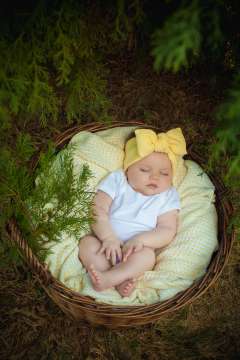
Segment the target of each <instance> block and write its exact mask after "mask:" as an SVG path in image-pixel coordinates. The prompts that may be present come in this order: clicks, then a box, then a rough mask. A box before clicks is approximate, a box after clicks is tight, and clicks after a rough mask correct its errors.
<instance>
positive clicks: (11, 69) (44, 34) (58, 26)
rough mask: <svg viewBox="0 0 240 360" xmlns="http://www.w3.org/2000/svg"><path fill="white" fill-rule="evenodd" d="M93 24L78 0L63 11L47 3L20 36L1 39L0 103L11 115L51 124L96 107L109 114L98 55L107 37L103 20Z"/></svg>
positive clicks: (63, 6) (75, 117) (67, 3)
mask: <svg viewBox="0 0 240 360" xmlns="http://www.w3.org/2000/svg"><path fill="white" fill-rule="evenodd" d="M90 20H91V21H92V22H93V20H92V19H90V18H89V15H88V13H87V10H86V9H84V8H83V7H81V6H78V4H77V3H76V2H73V1H62V2H60V4H59V7H58V9H54V8H49V9H47V8H46V7H44V6H43V3H42V6H38V7H36V9H35V10H34V12H33V14H31V16H30V18H28V19H26V24H25V25H24V26H23V28H22V29H21V30H20V32H19V33H18V34H17V36H16V37H15V38H12V37H9V36H7V35H5V36H2V38H1V39H0V52H1V55H2V56H1V58H0V69H1V70H0V105H1V107H3V109H4V111H5V113H6V114H8V115H17V116H19V117H21V118H24V119H25V121H29V120H31V119H33V118H34V117H37V118H38V119H39V121H40V123H41V125H43V126H46V125H47V124H50V123H51V122H56V120H57V119H58V117H59V115H60V114H61V113H62V112H67V117H66V118H67V120H68V121H69V122H71V121H73V120H79V121H80V120H81V116H82V115H83V114H84V115H85V114H86V113H88V112H89V114H91V111H92V108H94V109H95V110H97V112H98V115H99V116H101V114H102V113H105V112H106V111H107V110H108V107H109V106H106V107H105V105H106V104H108V105H109V100H108V99H107V96H106V81H105V78H106V71H105V70H104V66H103V62H102V59H101V57H100V56H99V51H98V50H99V48H100V47H101V46H103V47H104V43H106V41H107V33H106V31H105V29H104V27H103V25H102V24H101V22H99V23H98V24H96V26H93V23H92V24H91V21H90ZM35 22H36V25H35ZM6 59H7V61H6ZM79 94H80V95H79ZM73 98H74V101H73V100H72V99H73ZM69 99H71V100H69ZM103 104H104V106H103ZM0 115H1V114H0Z"/></svg>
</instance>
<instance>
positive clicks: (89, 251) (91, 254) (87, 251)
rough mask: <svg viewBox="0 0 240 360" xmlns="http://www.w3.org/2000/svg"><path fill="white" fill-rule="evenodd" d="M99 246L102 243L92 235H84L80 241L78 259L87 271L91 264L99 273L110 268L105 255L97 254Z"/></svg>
mask: <svg viewBox="0 0 240 360" xmlns="http://www.w3.org/2000/svg"><path fill="white" fill-rule="evenodd" d="M101 245H102V243H101V242H100V241H99V240H98V239H97V238H96V237H95V236H93V235H86V236H84V237H83V238H82V239H81V240H80V244H79V253H78V257H79V259H80V261H81V263H82V264H83V265H84V267H85V268H86V269H87V270H89V268H90V265H91V264H94V267H95V269H96V270H99V271H106V270H108V269H109V268H110V267H111V264H110V262H109V261H108V260H107V258H106V256H105V254H99V253H98V251H99V250H100V247H101Z"/></svg>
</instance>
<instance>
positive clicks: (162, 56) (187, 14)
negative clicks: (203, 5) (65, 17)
mask: <svg viewBox="0 0 240 360" xmlns="http://www.w3.org/2000/svg"><path fill="white" fill-rule="evenodd" d="M200 45H201V29H200V9H199V6H198V1H196V0H195V1H192V3H190V5H188V6H186V7H182V8H180V9H179V10H177V11H176V12H175V13H173V14H172V15H171V16H170V17H168V18H167V19H166V21H165V23H164V26H163V27H162V29H160V30H156V31H155V32H154V34H153V50H152V55H153V56H154V58H155V60H154V68H155V69H156V70H160V69H166V70H172V71H174V72H177V71H179V69H180V68H182V67H188V65H189V57H190V56H191V60H193V58H194V57H196V56H198V55H199V50H200Z"/></svg>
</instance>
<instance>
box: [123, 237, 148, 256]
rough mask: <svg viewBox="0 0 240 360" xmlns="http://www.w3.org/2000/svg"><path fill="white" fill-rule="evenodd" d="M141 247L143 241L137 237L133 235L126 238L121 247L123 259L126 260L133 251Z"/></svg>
mask: <svg viewBox="0 0 240 360" xmlns="http://www.w3.org/2000/svg"><path fill="white" fill-rule="evenodd" d="M143 247H144V245H143V243H142V242H141V241H140V240H138V239H137V238H134V237H133V238H132V239H130V240H128V241H127V242H126V243H125V244H124V246H123V248H122V253H123V261H126V260H127V258H128V257H129V256H130V255H131V254H132V253H133V252H137V251H140V250H142V249H143Z"/></svg>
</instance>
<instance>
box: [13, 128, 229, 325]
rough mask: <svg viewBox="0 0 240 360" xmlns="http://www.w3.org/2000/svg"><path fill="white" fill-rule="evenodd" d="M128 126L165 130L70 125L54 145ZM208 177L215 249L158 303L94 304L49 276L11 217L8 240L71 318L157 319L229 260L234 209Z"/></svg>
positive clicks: (190, 297) (105, 321) (200, 289)
mask: <svg viewBox="0 0 240 360" xmlns="http://www.w3.org/2000/svg"><path fill="white" fill-rule="evenodd" d="M130 125H132V126H139V127H144V128H147V127H148V128H151V129H153V130H155V131H157V132H160V131H164V130H165V129H160V128H156V127H152V126H149V125H146V124H144V123H142V122H138V121H131V122H128V123H127V124H126V123H121V122H113V123H112V124H111V125H105V124H96V123H92V124H87V125H82V126H76V127H72V128H70V129H68V130H66V131H65V132H63V133H62V134H60V135H59V136H58V137H57V138H56V139H55V144H56V146H57V148H58V149H61V148H62V147H63V146H64V145H66V144H67V143H68V142H69V141H70V140H71V138H72V137H73V136H74V135H75V134H77V133H78V132H80V131H83V130H87V131H91V132H96V131H101V130H106V129H109V128H113V127H117V126H130ZM185 158H186V159H191V160H193V161H195V162H197V163H198V164H199V165H200V166H201V165H202V164H203V159H202V158H201V156H200V155H199V154H197V153H196V152H195V151H193V149H192V147H191V146H189V147H188V155H187V156H186V157H185ZM208 176H209V177H210V179H211V181H212V182H213V184H214V186H215V189H216V190H215V195H216V202H215V205H216V210H217V214H218V242H219V247H218V250H217V251H216V252H215V253H214V254H213V256H212V259H211V262H210V264H209V266H208V270H207V272H206V274H205V275H204V276H203V277H202V279H200V280H199V281H198V282H195V283H194V284H193V285H192V286H191V287H189V288H188V289H187V290H185V291H183V292H181V293H179V294H177V295H176V296H174V297H173V298H171V299H169V300H166V301H163V302H161V303H155V304H152V305H144V306H114V305H108V304H100V303H96V302H95V301H94V299H91V298H90V297H87V296H82V295H80V294H79V293H77V292H74V291H72V290H71V289H69V288H67V287H66V286H65V285H64V284H62V283H61V282H60V281H58V280H57V279H55V278H54V277H53V276H52V274H51V273H50V272H49V271H48V270H47V269H46V267H45V266H44V264H41V263H40V262H39V260H38V259H37V257H36V256H35V255H34V254H33V252H32V251H31V249H30V247H29V246H28V243H27V241H26V240H25V239H24V238H23V236H22V235H21V231H20V229H19V227H18V224H17V223H16V221H15V220H14V219H11V220H10V221H9V223H8V224H7V232H8V236H9V239H10V240H11V241H12V242H13V243H14V244H15V245H16V244H17V246H18V247H19V248H20V250H21V252H22V254H23V256H24V259H25V260H26V262H27V264H28V265H29V266H30V268H31V269H32V271H33V272H34V273H35V274H36V275H37V278H38V279H39V282H40V284H41V286H42V287H43V288H44V289H45V291H46V292H47V294H48V295H49V296H50V298H51V299H52V300H53V301H54V302H55V303H56V304H57V305H58V306H59V307H60V308H61V309H62V310H63V311H64V313H66V314H67V315H68V316H70V317H71V318H72V319H75V320H86V321H88V322H90V323H92V324H94V325H105V326H106V327H110V328H116V327H133V326H138V325H144V324H147V323H151V322H154V321H156V320H158V319H159V318H160V317H161V316H162V315H163V314H166V313H169V312H172V311H174V310H177V309H179V308H181V307H182V306H184V305H186V304H188V303H190V302H192V301H194V300H195V299H196V298H198V297H199V296H200V295H202V294H203V293H205V291H206V290H207V289H208V288H209V287H210V286H211V285H212V284H213V283H214V282H215V281H216V279H217V278H218V277H219V275H220V274H221V272H222V270H223V268H224V266H225V264H226V262H227V260H228V257H229V254H230V251H231V247H232V243H233V241H234V238H235V231H234V228H233V227H232V228H231V231H228V232H227V227H228V224H229V219H230V216H231V214H232V211H233V209H232V205H231V203H230V201H229V200H228V199H227V196H226V195H227V189H226V188H225V186H224V185H223V183H222V181H221V180H220V179H219V178H217V177H216V176H215V175H213V174H210V173H208Z"/></svg>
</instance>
